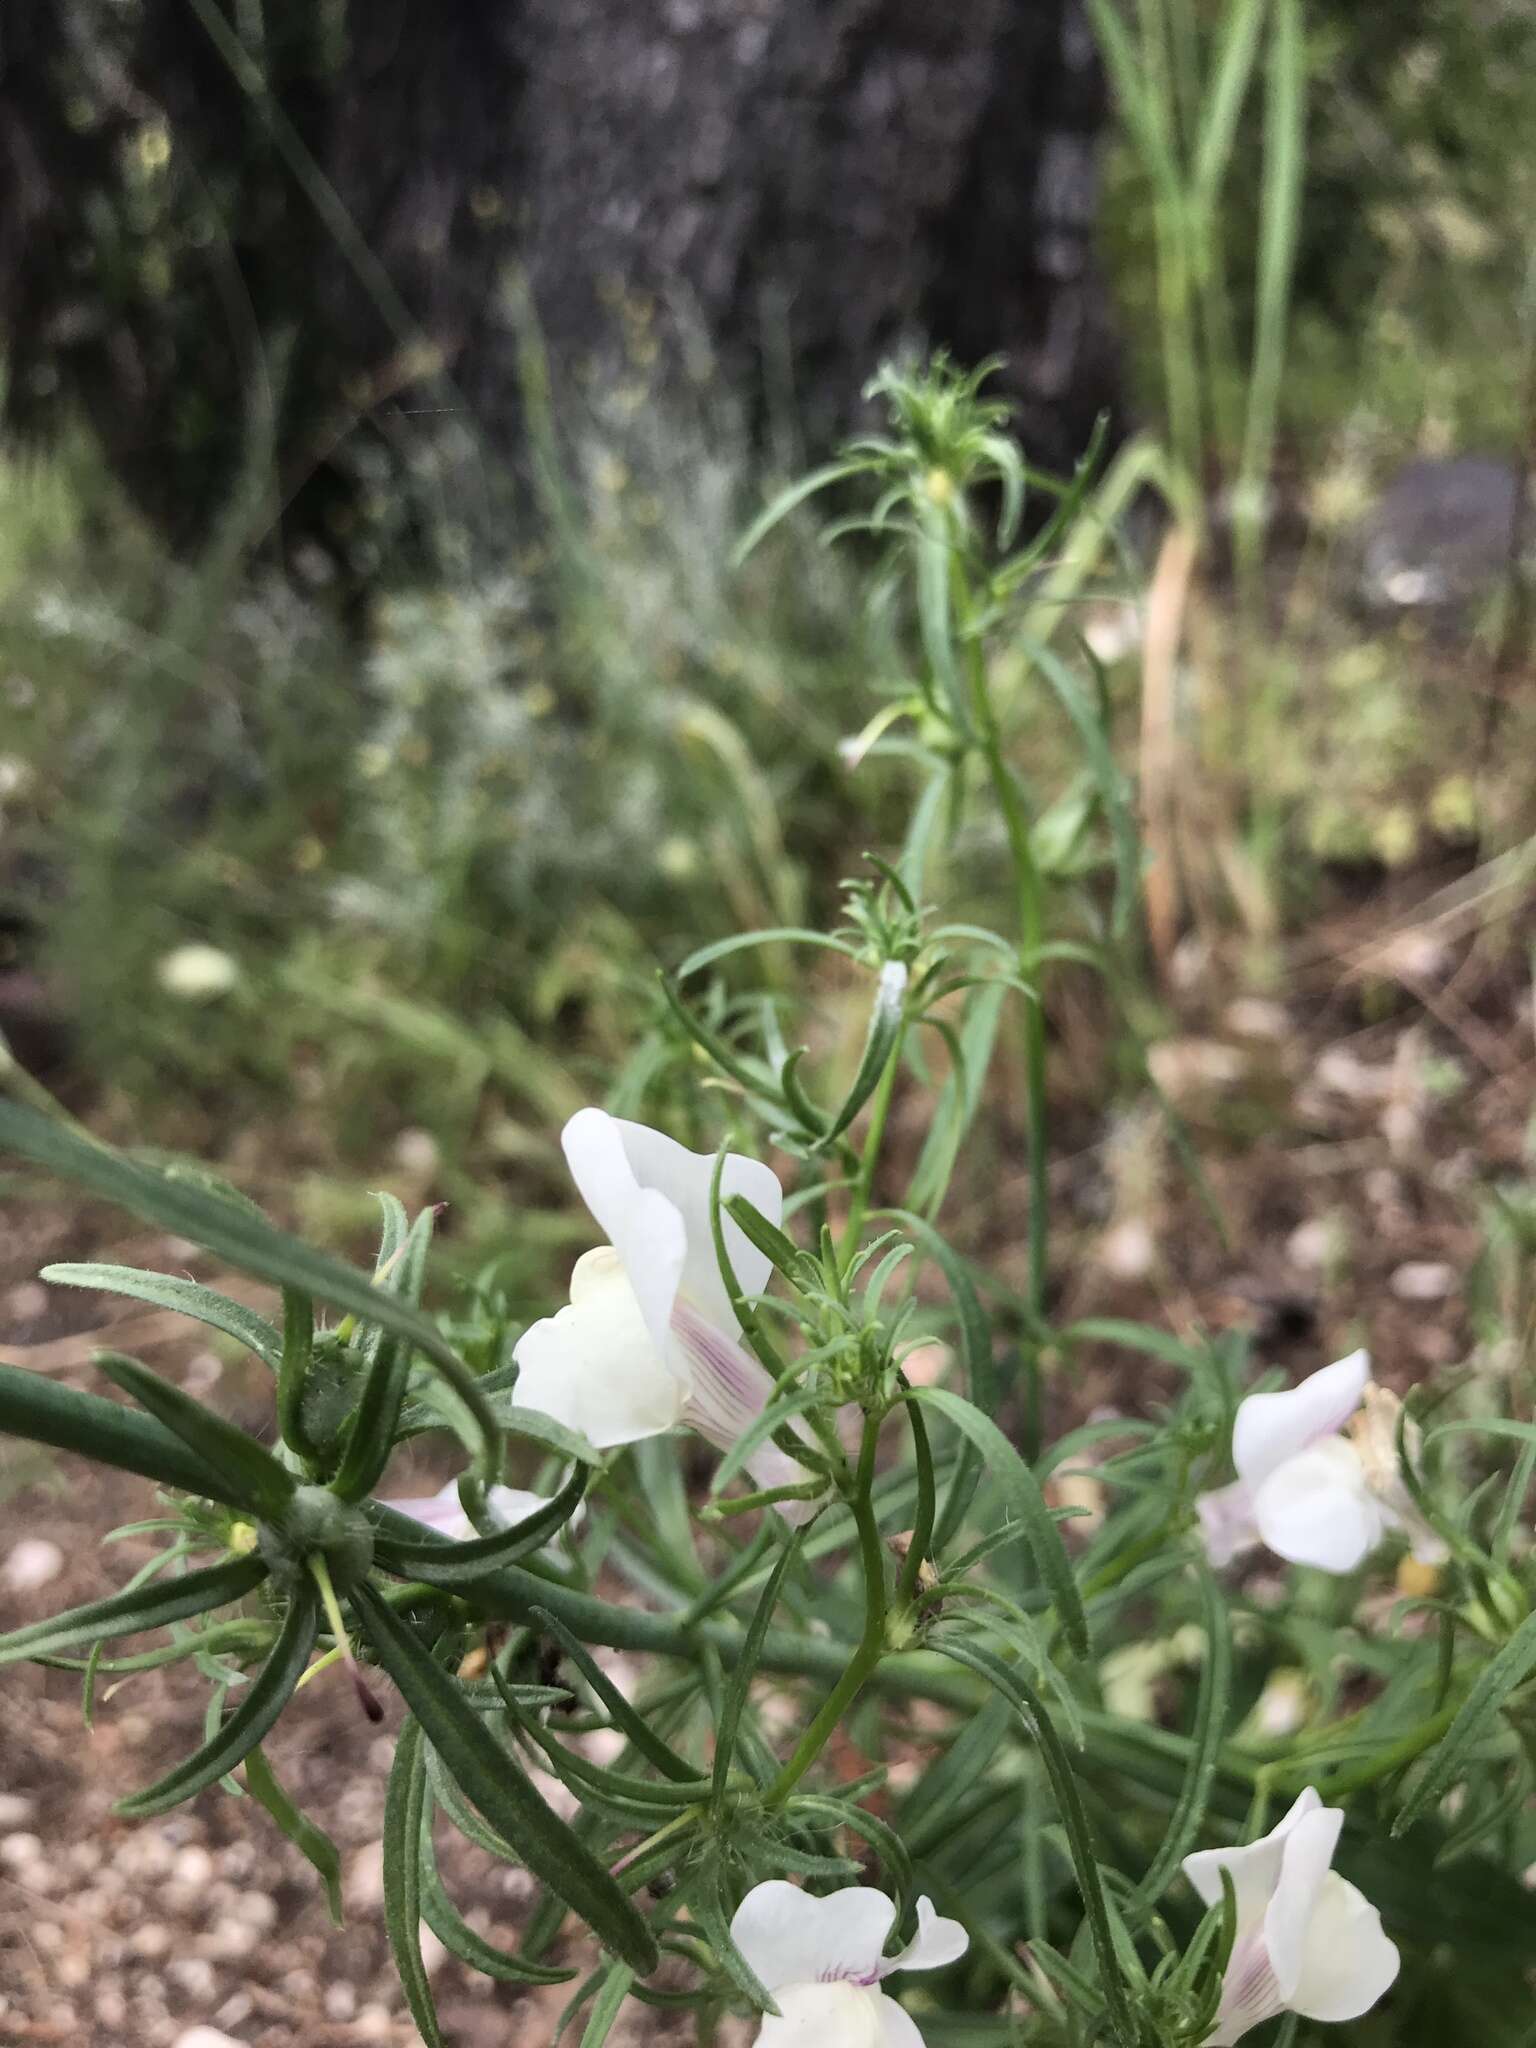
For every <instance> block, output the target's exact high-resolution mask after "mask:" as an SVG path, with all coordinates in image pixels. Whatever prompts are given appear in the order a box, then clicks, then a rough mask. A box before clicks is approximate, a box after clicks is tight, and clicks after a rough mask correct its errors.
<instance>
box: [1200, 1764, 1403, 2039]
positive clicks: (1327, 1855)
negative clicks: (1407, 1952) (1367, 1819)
mask: <svg viewBox="0 0 1536 2048" xmlns="http://www.w3.org/2000/svg"><path fill="white" fill-rule="evenodd" d="M1343 1825H1344V1815H1343V1812H1342V1810H1341V1809H1340V1808H1338V1807H1328V1806H1324V1804H1323V1802H1322V1800H1321V1799H1320V1798H1319V1796H1318V1794H1317V1792H1316V1790H1315V1789H1314V1788H1313V1787H1311V1786H1308V1787H1307V1788H1306V1790H1305V1791H1304V1792H1302V1794H1301V1795H1300V1797H1299V1798H1298V1799H1297V1801H1296V1803H1295V1805H1294V1806H1292V1808H1291V1809H1290V1811H1289V1813H1287V1814H1286V1815H1285V1816H1284V1818H1283V1819H1282V1820H1281V1821H1280V1822H1279V1824H1278V1825H1277V1826H1276V1827H1274V1828H1273V1829H1272V1830H1271V1831H1270V1833H1269V1834H1267V1835H1264V1836H1262V1837H1261V1838H1260V1839H1259V1840H1258V1841H1256V1842H1249V1843H1247V1844H1245V1845H1243V1846H1240V1847H1238V1848H1234V1849H1202V1850H1199V1851H1197V1852H1196V1853H1195V1854H1194V1855H1191V1856H1186V1857H1185V1859H1184V1872H1185V1875H1186V1876H1187V1877H1188V1879H1189V1881H1190V1883H1191V1884H1192V1885H1193V1887H1194V1889H1195V1891H1196V1892H1197V1893H1198V1895H1199V1897H1200V1898H1201V1900H1202V1901H1203V1902H1204V1903H1205V1904H1206V1905H1207V1906H1214V1905H1215V1904H1216V1903H1217V1902H1218V1900H1219V1899H1220V1898H1221V1895H1222V1874H1223V1872H1225V1873H1226V1875H1227V1876H1228V1877H1229V1878H1230V1879H1231V1881H1232V1888H1233V1893H1234V1897H1235V1900H1236V1905H1237V1928H1236V1938H1235V1940H1234V1942H1233V1947H1232V1954H1231V1956H1230V1958H1229V1960H1228V1964H1227V1971H1226V1975H1225V1977H1224V1979H1223V1982H1222V1988H1221V2003H1220V2006H1219V2008H1218V2010H1217V2016H1216V2026H1215V2028H1214V2030H1213V2032H1212V2033H1211V2034H1210V2036H1209V2037H1208V2043H1207V2048H1229V2044H1231V2043H1233V2042H1236V2041H1238V2040H1240V2039H1241V2038H1242V2036H1243V2035H1244V2034H1246V2033H1247V2032H1248V2031H1249V2029H1250V2028H1252V2027H1256V2026H1258V2025H1259V2024H1260V2023H1261V2022H1262V2021H1264V2020H1266V2019H1269V2018H1272V2017H1273V2016H1274V2015H1275V2014H1276V2013H1279V2012H1283V2011H1285V2010H1287V2009H1289V2010H1290V2011H1293V2012H1297V2013H1300V2014H1301V2015H1302V2016H1303V2018H1307V2019H1317V2020H1324V2021H1329V2020H1342V2019H1357V2018H1358V2017H1359V2016H1360V2015H1361V2014H1362V2013H1364V2012H1367V2011H1368V2010H1369V2009H1370V2007H1371V2006H1373V2005H1374V2004H1375V2003H1376V2001H1377V2000H1378V1999H1379V1998H1380V1997H1381V1996H1382V1995H1383V1993H1384V1992H1385V1991H1386V1990H1387V1989H1388V1987H1389V1986H1390V1985H1391V1983H1392V1982H1393V1980H1394V1978H1395V1977H1396V1975H1397V1971H1398V1966H1399V1962H1400V1958H1399V1956H1398V1952H1397V1948H1396V1946H1395V1945H1394V1944H1393V1943H1392V1942H1391V1941H1390V1940H1388V1938H1387V1936H1386V1935H1385V1934H1384V1933H1383V1932H1382V1927H1381V1915H1380V1914H1379V1913H1378V1912H1377V1911H1376V1909H1375V1907H1374V1906H1372V1905H1371V1904H1370V1902H1369V1900H1367V1899H1366V1898H1365V1897H1364V1896H1363V1895H1362V1894H1361V1893H1360V1892H1359V1891H1357V1890H1356V1888H1355V1887H1354V1886H1353V1885H1352V1884H1349V1883H1348V1882H1347V1881H1346V1880H1345V1879H1344V1878H1342V1877H1340V1876H1338V1875H1337V1873H1336V1872H1335V1871H1334V1869H1333V1857H1334V1852H1335V1850H1336V1848H1337V1846H1338V1840H1339V1835H1340V1831H1341V1830H1342V1828H1343Z"/></svg>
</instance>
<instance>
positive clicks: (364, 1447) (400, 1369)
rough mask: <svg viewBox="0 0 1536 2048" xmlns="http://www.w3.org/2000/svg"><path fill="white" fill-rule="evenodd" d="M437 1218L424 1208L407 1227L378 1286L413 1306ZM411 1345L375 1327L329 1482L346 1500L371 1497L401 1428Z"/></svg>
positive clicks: (411, 1356)
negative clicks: (375, 1337) (336, 1466)
mask: <svg viewBox="0 0 1536 2048" xmlns="http://www.w3.org/2000/svg"><path fill="white" fill-rule="evenodd" d="M436 1220H437V1211H436V1210H435V1209H423V1210H422V1212H421V1214H420V1215H419V1216H418V1217H417V1218H416V1221H415V1222H414V1223H413V1224H412V1225H411V1228H410V1231H409V1233H408V1235H407V1237H406V1239H405V1242H404V1244H403V1245H402V1246H401V1247H400V1249H399V1251H398V1252H397V1253H395V1254H394V1256H393V1259H392V1262H391V1264H390V1266H389V1270H388V1273H387V1275H386V1276H385V1277H384V1278H383V1279H382V1280H381V1281H380V1282H379V1284H380V1285H381V1286H382V1287H385V1288H387V1289H388V1290H389V1291H390V1292H391V1293H394V1294H398V1295H399V1296H400V1297H401V1299H402V1300H405V1301H409V1302H414V1301H415V1298H416V1296H417V1295H418V1294H419V1293H420V1291H421V1283H422V1275H423V1271H424V1269H425V1266H426V1258H427V1249H428V1247H429V1246H430V1244H431V1242H432V1229H433V1225H434V1224H435V1222H436ZM414 1356H415V1347H414V1346H413V1345H412V1344H410V1343H408V1342H407V1341H406V1340H405V1339H404V1338H402V1337H401V1336H400V1335H399V1334H398V1332H396V1331H394V1330H389V1329H385V1328H383V1327H382V1326H381V1327H380V1332H379V1342H378V1344H377V1345H376V1346H375V1347H374V1348H373V1355H372V1357H371V1359H370V1362H369V1366H368V1377H367V1378H366V1379H365V1380H364V1382H363V1390H362V1392H361V1394H359V1396H358V1401H357V1407H356V1409H355V1411H354V1412H353V1416H352V1422H351V1427H350V1428H349V1429H348V1431H347V1440H346V1447H345V1449H344V1450H343V1452H342V1457H341V1468H340V1470H339V1471H338V1472H337V1474H336V1477H335V1480H334V1481H333V1482H332V1484H333V1486H334V1489H335V1491H336V1493H337V1494H338V1495H339V1496H340V1497H341V1499H342V1500H345V1501H359V1500H362V1499H363V1498H364V1497H365V1496H366V1495H367V1494H370V1493H372V1491H373V1489H374V1487H375V1486H377V1485H378V1483H379V1480H380V1479H381V1478H382V1476H383V1473H384V1468H385V1466H386V1465H387V1464H388V1463H389V1458H390V1453H391V1452H392V1451H393V1450H394V1447H395V1436H396V1432H397V1430H398V1428H399V1424H400V1410H401V1408H402V1406H403V1405H404V1402H405V1392H406V1388H407V1386H408V1385H409V1383H410V1377H411V1361H412V1359H413V1357H414Z"/></svg>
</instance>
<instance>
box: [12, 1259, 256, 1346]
mask: <svg viewBox="0 0 1536 2048" xmlns="http://www.w3.org/2000/svg"><path fill="white" fill-rule="evenodd" d="M38 1278H39V1279H41V1280H46V1281H48V1282H49V1284H50V1285H51V1286H54V1287H89V1288H93V1289H95V1290H97V1291H98V1292H100V1293H102V1294H120V1295H123V1296H125V1297H126V1298H127V1299H128V1300H129V1301H142V1302H147V1303H148V1305H149V1306H150V1307H151V1308H164V1309H170V1310H172V1311H173V1312H174V1313H175V1314H177V1315H181V1316H190V1317H191V1318H192V1320H193V1321H194V1322H197V1323H205V1324H206V1325H207V1326H208V1328H209V1329H210V1330H221V1331H222V1332H223V1334H224V1335H225V1336H226V1337H233V1338H234V1340H235V1342H236V1343H237V1344H243V1345H244V1346H245V1348H246V1350H247V1351H252V1352H254V1353H255V1354H256V1356H257V1357H258V1358H259V1359H261V1360H262V1362H263V1363H264V1364H266V1365H269V1366H271V1367H272V1369H273V1370H274V1371H276V1369H277V1365H278V1361H279V1360H280V1359H281V1357H282V1351H283V1340H282V1338H281V1337H280V1336H279V1334H278V1332H277V1331H276V1330H275V1329H274V1328H273V1326H272V1324H271V1323H269V1322H268V1320H267V1318H266V1317H265V1316H263V1315H258V1314H257V1312H256V1310H255V1309H253V1308H247V1307H246V1306H245V1304H244V1302H241V1301H231V1300H230V1298H229V1296H228V1295H227V1294H219V1293H218V1292H216V1291H215V1289H213V1288H212V1287H203V1286H200V1285H199V1284H198V1282H197V1281H195V1280H182V1279H179V1278H178V1277H177V1276H176V1275H175V1274H172V1273H144V1272H140V1270H139V1269H138V1267H137V1266H101V1265H68V1266H44V1268H43V1270H42V1272H41V1273H40V1274H39V1275H38Z"/></svg>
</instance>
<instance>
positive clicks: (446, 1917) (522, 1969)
mask: <svg viewBox="0 0 1536 2048" xmlns="http://www.w3.org/2000/svg"><path fill="white" fill-rule="evenodd" d="M430 1776H431V1773H430V1770H429V1772H428V1777H429V1781H430ZM427 1798H428V1804H427V1806H426V1807H424V1809H423V1813H422V1824H421V1878H420V1883H421V1917H422V1919H423V1920H425V1921H426V1923H427V1925H428V1926H429V1927H430V1928H431V1930H432V1932H433V1933H434V1934H435V1935H436V1936H437V1938H438V1940H439V1941H440V1942H441V1943H442V1944H443V1946H444V1948H446V1949H448V1950H450V1951H451V1952H452V1953H453V1954H454V1955H456V1956H457V1957H458V1958H459V1960H460V1962H462V1963H468V1965H469V1967H470V1968H471V1969H472V1970H478V1971H479V1973H480V1975H481V1976H482V1977H494V1978H495V1979H496V1981H497V1982H498V1983H501V1984H568V1983H569V1982H570V1980H571V1979H572V1977H574V1976H575V1974H576V1972H575V1971H574V1970H561V1969H558V1968H556V1967H555V1965H554V1964H552V1963H536V1962H534V1961H532V1959H531V1958H528V1957H524V1956H519V1955H513V1954H512V1953H511V1952H510V1950H507V1949H504V1948H497V1947H496V1946H495V1944H494V1943H493V1942H489V1941H487V1940H486V1939H485V1937H484V1936H483V1935H480V1934H477V1933H476V1932H475V1930H474V1928H473V1927H471V1926H470V1924H469V1922H468V1921H467V1920H466V1919H465V1918H464V1916H463V1914H462V1913H461V1912H460V1911H459V1909H458V1907H457V1906H456V1905H455V1904H454V1903H453V1901H452V1899H451V1898H449V1896H448V1893H447V1891H446V1890H445V1889H444V1886H443V1880H442V1876H441V1874H440V1873H439V1871H438V1867H437V1851H436V1848H435V1847H434V1845H433V1841H432V1815H431V1805H430V1799H431V1795H430V1792H429V1793H428V1795H427Z"/></svg>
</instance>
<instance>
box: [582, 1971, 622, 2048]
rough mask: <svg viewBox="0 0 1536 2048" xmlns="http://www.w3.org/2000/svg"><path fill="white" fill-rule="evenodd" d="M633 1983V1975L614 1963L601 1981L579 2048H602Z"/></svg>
mask: <svg viewBox="0 0 1536 2048" xmlns="http://www.w3.org/2000/svg"><path fill="white" fill-rule="evenodd" d="M634 1981H635V1973H634V1971H633V1970H631V1969H628V1968H627V1967H626V1966H625V1965H624V1964H623V1963H615V1964H613V1965H612V1967H611V1968H610V1969H609V1971H608V1974H607V1976H606V1977H604V1979H603V1984H602V1989H601V1990H600V1991H599V1992H598V1994H597V1999H596V2001H595V2003H594V2004H593V2007H592V2010H591V2012H590V2013H589V2014H588V2016H587V2024H586V2027H585V2029H584V2030H583V2032H582V2036H581V2048H603V2043H604V2042H605V2041H606V2040H607V2039H608V2036H609V2034H611V2033H612V2031H613V2023H614V2021H615V2020H616V2019H617V2018H618V2016H619V2010H620V2008H621V2007H622V2005H623V2003H624V2001H625V1999H626V1998H628V1996H629V1987H630V1986H631V1984H633V1983H634Z"/></svg>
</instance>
